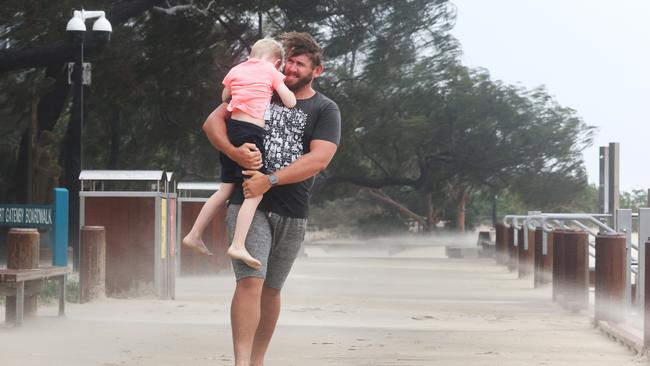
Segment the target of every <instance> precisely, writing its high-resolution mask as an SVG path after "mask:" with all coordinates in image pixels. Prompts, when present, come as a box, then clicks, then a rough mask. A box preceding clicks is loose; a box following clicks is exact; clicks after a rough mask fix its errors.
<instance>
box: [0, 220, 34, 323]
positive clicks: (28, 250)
mask: <svg viewBox="0 0 650 366" xmlns="http://www.w3.org/2000/svg"><path fill="white" fill-rule="evenodd" d="M39 241H40V236H39V234H38V230H36V229H22V228H20V229H19V228H12V229H10V230H9V233H8V234H7V269H33V268H38V247H39ZM17 285H18V293H17V296H16V297H14V296H8V297H7V304H6V306H5V321H7V322H10V323H15V324H17V325H19V324H20V322H21V321H22V316H23V314H24V315H25V316H33V315H36V309H37V306H38V302H37V300H38V296H37V295H36V292H38V288H37V287H38V286H39V285H40V282H31V283H28V284H27V286H25V285H24V283H21V284H17ZM21 291H24V293H25V294H26V295H25V299H24V302H23V304H21V303H20V302H21V301H22V298H21V296H20V292H21ZM17 298H18V301H16V299H17Z"/></svg>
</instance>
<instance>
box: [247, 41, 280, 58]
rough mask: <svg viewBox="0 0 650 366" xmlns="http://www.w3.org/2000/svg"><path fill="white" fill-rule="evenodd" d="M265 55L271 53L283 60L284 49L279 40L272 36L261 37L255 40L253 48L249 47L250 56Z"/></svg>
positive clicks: (259, 56)
mask: <svg viewBox="0 0 650 366" xmlns="http://www.w3.org/2000/svg"><path fill="white" fill-rule="evenodd" d="M266 55H271V56H273V57H277V58H279V59H280V60H284V49H283V48H282V45H281V44H280V42H278V41H276V40H275V39H273V38H262V39H260V40H259V41H257V42H255V44H254V45H253V48H251V54H250V56H251V57H254V58H261V57H263V56H266Z"/></svg>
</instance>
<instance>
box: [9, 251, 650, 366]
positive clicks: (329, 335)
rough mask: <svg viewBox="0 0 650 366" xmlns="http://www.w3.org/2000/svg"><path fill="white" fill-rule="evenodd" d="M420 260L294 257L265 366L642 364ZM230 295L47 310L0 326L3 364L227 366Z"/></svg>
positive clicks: (491, 287)
mask: <svg viewBox="0 0 650 366" xmlns="http://www.w3.org/2000/svg"><path fill="white" fill-rule="evenodd" d="M421 250H422V249H421ZM422 253H423V254H422V255H419V254H417V253H414V254H415V256H419V257H420V258H370V259H369V258H331V257H330V258H301V259H300V260H299V261H298V262H297V263H296V266H295V268H294V272H293V275H292V277H291V278H290V280H289V282H288V284H287V287H286V288H285V291H284V297H283V306H284V311H283V313H282V316H281V318H280V321H279V326H278V329H277V331H276V336H275V338H274V341H273V343H272V345H271V349H270V351H269V354H268V361H267V365H268V366H288V365H301V366H302V365H305V366H319V365H354V366H356V365H373V366H374V365H427V366H428V365H451V366H454V365H462V366H470V365H506V366H508V365H567V366H568V365H571V366H575V365H590V366H596V365H621V366H624V365H639V364H645V363H646V362H647V361H646V359H645V358H642V357H639V356H635V355H634V354H633V353H632V352H630V351H629V350H628V349H627V348H625V347H623V346H622V345H620V344H618V343H616V342H614V341H612V340H610V339H609V338H607V337H606V336H604V335H603V334H601V333H600V332H599V331H598V330H595V329H594V328H593V327H592V326H591V325H590V324H589V319H588V316H587V315H585V314H572V313H569V312H566V311H564V310H562V309H561V308H560V307H559V306H557V305H555V304H553V303H552V302H551V301H550V298H551V294H550V288H546V289H537V290H534V289H532V288H531V285H530V282H529V281H527V280H519V279H516V275H514V274H510V273H508V272H507V271H506V270H505V269H504V268H502V267H501V266H497V265H495V264H494V261H493V260H492V259H475V260H465V259H453V260H452V259H446V258H435V257H436V256H437V255H436V253H440V248H436V249H435V250H434V251H433V252H429V253H427V255H424V252H422ZM424 257H429V258H424ZM232 289H233V283H232V278H231V277H230V275H229V274H226V275H223V276H218V277H210V278H189V279H188V278H185V279H179V281H178V283H177V297H178V298H177V300H176V301H159V300H156V299H106V300H103V301H98V302H93V303H91V304H86V305H76V304H70V306H69V307H68V318H67V319H57V318H55V317H53V315H54V313H55V307H53V306H52V307H47V308H45V309H42V311H41V316H40V317H39V318H37V319H33V320H31V321H28V322H27V323H26V325H25V326H24V327H23V328H20V329H7V328H0V352H1V353H0V354H1V356H0V359H2V362H1V364H2V365H3V366H4V365H21V366H23V365H24V366H29V365H67V366H74V365H79V366H89V365H104V366H110V365H113V366H115V365H146V366H149V365H232V358H231V354H232V351H231V344H230V328H229V319H228V306H229V298H230V296H231V293H232ZM2 314H4V311H2ZM50 315H52V316H50ZM1 316H3V315H0V317H1Z"/></svg>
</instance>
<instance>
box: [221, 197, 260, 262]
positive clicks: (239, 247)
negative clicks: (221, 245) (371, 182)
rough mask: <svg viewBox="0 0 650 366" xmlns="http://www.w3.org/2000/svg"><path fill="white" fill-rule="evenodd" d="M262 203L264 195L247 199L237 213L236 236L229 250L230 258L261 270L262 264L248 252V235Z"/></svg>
mask: <svg viewBox="0 0 650 366" xmlns="http://www.w3.org/2000/svg"><path fill="white" fill-rule="evenodd" d="M260 201H262V195H259V196H257V197H253V198H247V199H245V200H244V202H243V203H242V205H241V208H240V209H239V213H237V222H236V223H235V234H234V235H233V239H232V244H231V245H230V248H228V256H229V257H230V258H232V259H239V260H241V261H243V262H244V263H246V264H247V265H248V266H249V267H251V268H255V269H259V268H260V267H262V263H261V262H260V261H258V260H257V259H255V258H253V257H252V256H251V255H250V254H249V253H248V251H247V250H246V246H245V243H246V235H247V234H248V229H250V227H251V223H252V222H253V216H255V210H257V206H258V205H259V204H260Z"/></svg>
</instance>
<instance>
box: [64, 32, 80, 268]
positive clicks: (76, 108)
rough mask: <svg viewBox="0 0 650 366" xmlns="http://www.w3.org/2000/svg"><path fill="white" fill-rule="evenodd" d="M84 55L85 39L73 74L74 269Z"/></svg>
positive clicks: (70, 229)
mask: <svg viewBox="0 0 650 366" xmlns="http://www.w3.org/2000/svg"><path fill="white" fill-rule="evenodd" d="M83 53H84V41H83V38H82V39H81V41H80V44H79V45H78V48H77V52H76V53H75V63H74V69H73V73H72V81H73V85H72V90H73V95H72V115H71V120H70V122H71V123H73V125H72V128H71V131H72V136H71V146H69V148H70V149H72V151H73V154H72V156H73V157H72V167H71V168H72V174H73V175H72V176H71V177H70V181H69V182H68V186H69V190H70V226H69V234H70V246H72V249H73V253H74V258H73V263H74V267H75V268H78V264H79V230H80V229H81V226H80V217H79V192H80V190H81V182H80V181H79V174H80V173H81V169H82V160H83V148H82V130H83V123H84V122H83V60H84V57H83Z"/></svg>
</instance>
